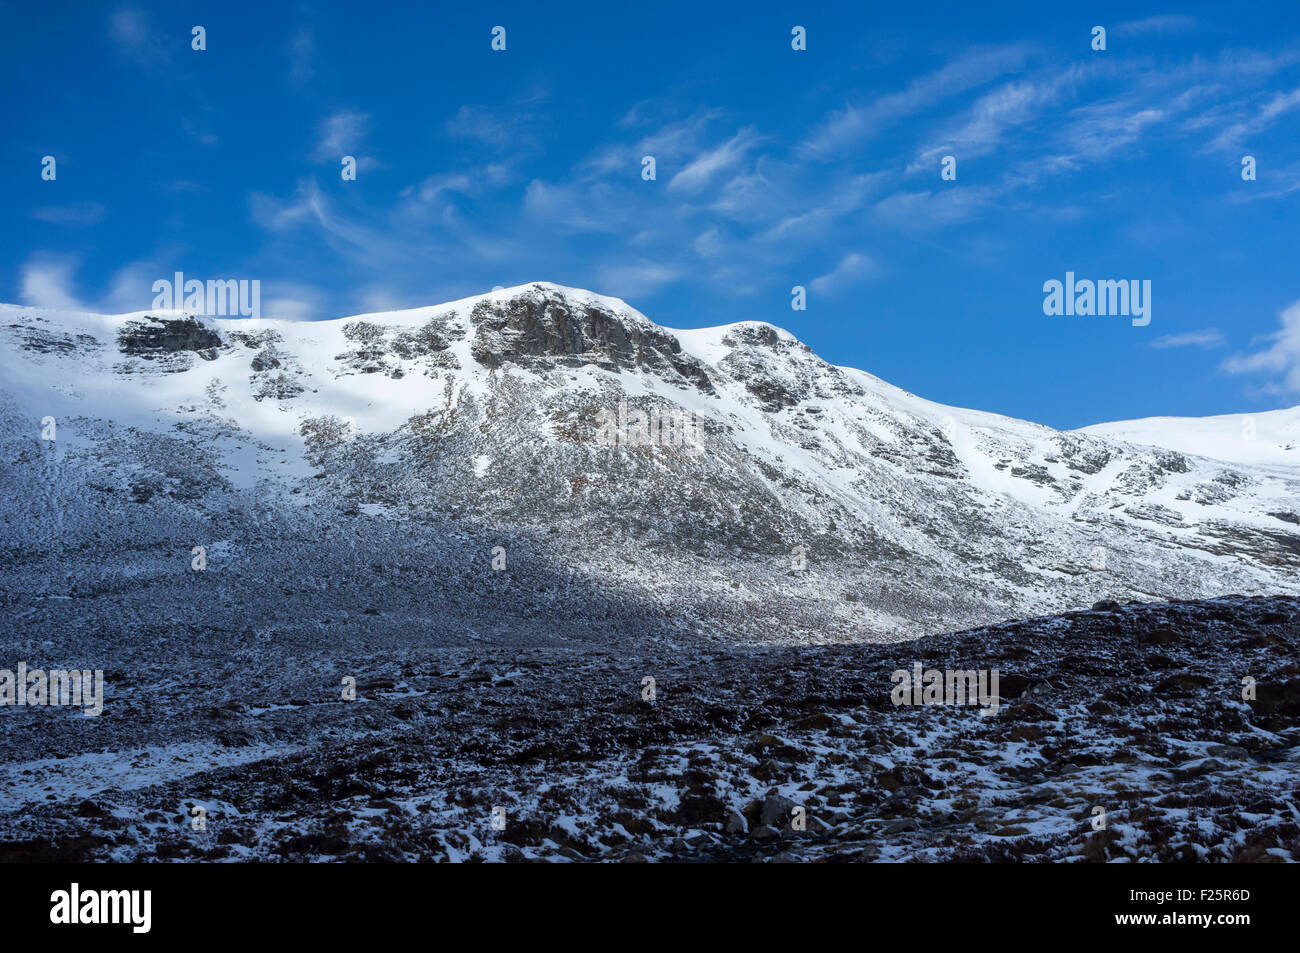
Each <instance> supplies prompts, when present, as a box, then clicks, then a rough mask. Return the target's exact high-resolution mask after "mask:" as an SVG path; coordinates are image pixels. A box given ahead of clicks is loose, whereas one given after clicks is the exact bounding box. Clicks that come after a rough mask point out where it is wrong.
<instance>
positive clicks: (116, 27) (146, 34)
mask: <svg viewBox="0 0 1300 953" xmlns="http://www.w3.org/2000/svg"><path fill="white" fill-rule="evenodd" d="M108 36H109V39H110V40H112V41H113V43H114V44H115V45H116V46H117V49H118V52H120V53H122V54H123V55H124V56H127V57H129V58H131V59H134V60H142V61H144V60H147V61H149V62H150V63H154V64H156V63H160V62H164V61H166V60H169V59H170V58H171V57H170V54H169V51H168V49H167V48H166V47H164V46H163V44H162V43H161V42H159V40H158V38H157V37H156V36H155V35H154V33H153V29H152V26H151V25H150V22H149V17H148V15H147V14H146V13H145V12H144V11H143V10H141V9H139V8H137V7H130V6H124V7H118V8H117V9H116V10H114V11H113V12H112V13H110V14H109V16H108ZM187 42H188V38H187Z"/></svg>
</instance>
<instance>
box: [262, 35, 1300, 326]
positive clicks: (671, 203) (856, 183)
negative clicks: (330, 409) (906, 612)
mask: <svg viewBox="0 0 1300 953" xmlns="http://www.w3.org/2000/svg"><path fill="white" fill-rule="evenodd" d="M1187 26H1188V24H1186V23H1184V22H1182V21H1178V20H1170V21H1164V20H1153V21H1152V22H1149V23H1143V24H1132V25H1129V26H1128V27H1126V28H1125V29H1126V30H1129V31H1131V32H1132V33H1133V34H1134V35H1137V34H1143V33H1145V34H1152V35H1153V34H1157V33H1161V32H1164V33H1171V32H1176V31H1178V30H1182V29H1185V28H1186V27H1187ZM1143 55H1144V56H1147V58H1146V59H1143V58H1142V57H1141V56H1137V55H1136V54H1122V53H1116V54H1114V55H1108V56H1105V57H1102V56H1097V57H1090V56H1083V57H1080V58H1078V59H1076V60H1075V61H1073V62H1071V63H1069V64H1068V65H1065V66H1061V65H1060V60H1059V59H1055V60H1048V59H1045V58H1044V57H1042V56H1041V52H1040V51H1037V50H1036V49H1035V48H1032V47H1029V46H1026V45H1008V46H1005V47H1000V48H988V49H981V50H977V51H975V52H972V53H966V54H962V55H959V56H957V57H955V58H954V59H953V60H951V61H950V62H948V63H947V64H943V65H941V66H940V67H939V68H938V69H935V70H932V71H930V72H928V73H925V74H922V75H921V76H919V77H918V78H916V79H914V80H911V81H908V82H903V83H902V84H900V85H899V86H898V87H896V89H895V91H893V92H888V91H886V92H885V93H884V94H883V95H877V96H876V97H875V98H874V100H873V101H871V102H870V103H868V104H867V105H858V106H850V107H848V108H838V109H837V108H831V109H830V110H829V111H823V112H821V113H820V114H814V115H813V117H812V118H811V119H810V120H809V121H808V122H807V123H806V125H805V127H804V129H803V130H802V131H800V130H799V129H798V128H796V129H794V130H793V131H792V130H790V129H782V128H781V127H779V126H776V125H772V126H770V127H769V126H768V125H766V124H765V121H764V120H757V121H756V120H755V119H754V118H753V117H750V116H739V115H736V114H734V113H732V112H729V111H728V110H725V109H722V108H718V107H715V106H712V105H709V104H699V103H697V104H693V105H692V104H690V100H689V97H687V96H684V95H683V96H678V95H676V94H675V95H674V97H673V98H672V99H671V100H669V99H668V98H667V97H665V98H663V99H661V100H646V101H643V102H640V103H637V104H636V105H635V106H633V107H631V108H630V109H624V110H622V111H621V112H620V113H618V114H616V115H614V116H612V117H611V121H610V123H609V124H608V125H607V126H604V127H603V128H604V129H605V130H607V132H608V133H611V134H609V135H606V136H603V137H601V138H598V139H595V140H594V141H590V142H588V143H586V148H585V150H582V151H579V152H578V153H577V155H576V156H575V157H574V158H571V159H568V160H566V161H567V162H568V165H567V166H561V167H558V168H557V167H556V166H554V165H546V163H545V156H544V154H542V153H540V152H538V151H537V150H529V149H528V148H527V142H528V138H529V136H530V135H532V134H534V133H537V132H539V131H540V127H539V126H538V125H537V123H536V122H535V121H534V120H535V117H536V116H538V115H540V113H539V112H538V110H539V109H541V108H542V107H540V106H539V105H538V104H537V102H536V101H534V100H529V101H528V102H523V101H516V102H515V103H514V105H511V106H508V107H502V108H500V109H498V108H496V107H488V106H482V105H463V106H458V107H454V108H453V109H451V110H450V111H449V112H448V114H447V115H446V116H445V118H444V119H443V121H442V127H443V128H444V129H445V131H446V133H447V134H448V136H449V137H451V138H453V139H458V140H460V141H462V142H464V143H467V144H479V145H482V146H484V147H487V148H489V149H491V150H493V156H494V158H493V161H492V162H491V163H488V164H486V165H484V164H482V163H478V164H467V163H466V162H457V161H451V162H444V163H443V164H442V167H441V168H434V169H430V168H425V169H421V170H415V171H416V174H414V175H412V176H411V178H410V179H409V180H408V181H409V184H407V185H406V186H404V187H399V188H398V189H397V190H396V191H395V193H388V195H389V198H388V199H384V198H382V197H380V196H376V195H375V193H360V194H351V195H348V196H347V197H346V198H344V197H343V196H342V195H340V196H338V197H335V198H327V197H326V193H324V192H323V191H322V189H321V187H320V186H317V185H316V183H315V182H314V181H312V180H310V179H306V180H303V182H301V183H300V185H299V191H298V193H297V194H296V195H295V196H293V197H292V198H291V199H288V200H278V199H276V198H274V197H272V196H269V195H257V196H254V197H253V203H252V206H253V209H254V220H255V222H256V223H257V224H259V225H260V226H262V227H263V228H264V229H266V231H267V232H268V234H269V237H270V239H271V245H272V250H273V252H274V254H273V257H274V258H275V259H276V260H283V261H301V260H305V259H308V258H311V260H319V259H316V258H315V257H314V256H315V254H316V251H315V249H317V248H319V246H321V245H322V244H323V245H324V246H325V247H326V248H327V249H332V250H334V251H336V252H337V253H338V254H346V262H345V263H346V265H347V266H348V269H347V270H348V271H349V273H353V274H356V273H357V272H359V271H362V270H363V269H368V268H374V269H375V273H374V274H359V275H358V278H359V280H360V281H361V285H362V286H363V287H370V288H374V287H394V288H405V287H408V286H409V282H408V281H406V279H405V277H404V276H403V275H402V274H399V271H401V270H402V269H406V268H409V267H410V263H411V262H413V261H421V260H427V259H429V258H432V257H436V258H437V259H438V260H440V261H442V262H443V263H444V264H445V266H446V268H447V269H448V270H452V271H467V270H474V269H475V266H476V265H477V264H481V263H483V262H486V263H488V264H489V266H491V267H492V268H493V270H494V269H495V265H494V264H493V263H498V262H501V263H504V262H507V261H508V260H509V255H511V254H516V253H517V254H518V255H519V257H520V261H519V262H518V264H517V268H518V270H520V271H524V272H527V273H528V277H534V276H536V277H543V278H545V277H555V276H554V275H551V274H549V271H550V270H553V269H548V266H547V262H548V261H551V260H553V259H555V256H556V255H561V256H567V259H565V260H570V261H579V262H581V264H580V265H579V266H578V267H577V268H576V269H575V270H574V273H575V274H576V275H577V276H578V277H582V278H583V279H584V280H591V281H596V282H601V283H602V288H600V289H598V290H605V291H609V292H610V293H614V294H617V293H620V292H623V293H626V294H637V293H653V292H654V291H655V290H656V289H661V288H664V287H667V286H669V285H672V284H681V283H689V282H696V283H706V282H718V281H723V280H724V278H723V277H722V276H725V281H726V283H727V289H726V290H727V291H728V293H733V294H739V291H738V289H741V288H744V289H746V290H747V292H749V293H752V291H753V289H754V288H757V287H762V286H763V285H764V284H765V283H770V279H771V275H772V274H773V268H774V267H780V266H781V265H782V263H788V262H789V261H791V260H792V259H793V258H794V257H796V256H797V257H799V258H802V259H804V260H808V261H813V262H816V261H821V262H822V263H823V264H822V267H821V268H819V269H816V270H814V271H813V272H812V273H813V274H814V275H816V276H817V277H815V278H811V280H808V281H807V283H808V284H809V285H810V286H812V287H813V288H814V289H815V290H816V291H817V292H818V293H821V294H827V295H831V294H835V293H836V292H837V291H839V290H842V289H844V288H847V287H849V286H851V285H852V284H853V283H857V282H862V281H868V280H871V279H873V278H876V277H879V276H880V275H882V274H884V273H886V272H887V271H888V270H891V269H887V268H886V267H885V264H884V263H883V261H882V260H877V259H876V258H875V257H872V256H869V255H867V254H865V252H862V251H857V252H852V253H850V254H848V255H846V254H845V248H846V247H848V248H852V247H853V245H852V244H851V243H852V242H855V241H858V240H860V239H861V236H862V228H863V225H864V223H869V226H870V227H872V228H876V229H880V230H882V231H883V232H884V233H885V234H889V233H893V234H899V233H907V234H909V235H912V236H916V235H918V234H919V233H923V232H925V231H926V230H933V229H936V228H945V227H951V226H959V225H971V226H974V227H986V228H987V229H996V222H997V220H998V218H999V216H1000V215H1002V214H1004V213H1005V212H1006V211H1007V210H1008V209H1016V210H1017V211H1018V212H1019V213H1022V214H1024V215H1028V216H1031V217H1032V219H1033V220H1035V221H1039V222H1045V221H1062V222H1065V221H1068V222H1071V223H1079V222H1081V221H1083V220H1084V219H1087V218H1088V217H1089V216H1091V217H1093V218H1095V217H1096V212H1095V210H1090V209H1089V207H1088V205H1087V204H1086V203H1079V202H1077V201H1075V202H1073V203H1072V204H1071V205H1070V206H1069V207H1058V206H1057V205H1054V204H1053V201H1052V200H1051V199H1050V198H1049V199H1046V200H1044V199H1043V198H1042V193H1043V192H1045V191H1046V189H1047V188H1048V187H1049V186H1050V185H1051V184H1052V183H1053V182H1061V181H1068V180H1069V177H1070V176H1072V175H1073V176H1077V175H1079V174H1080V173H1081V172H1082V171H1083V170H1084V169H1086V168H1087V167H1088V166H1099V165H1102V164H1104V163H1108V162H1114V161H1117V160H1119V159H1125V160H1127V159H1131V158H1132V157H1134V156H1135V155H1140V154H1141V153H1142V151H1143V150H1144V149H1146V148H1147V146H1148V145H1149V144H1150V143H1151V142H1152V141H1153V138H1154V137H1157V136H1160V137H1163V138H1165V139H1167V140H1169V141H1170V142H1171V143H1174V144H1177V143H1179V142H1181V144H1182V145H1183V146H1185V147H1186V151H1188V152H1191V151H1194V150H1195V149H1197V148H1199V147H1201V146H1202V145H1203V144H1204V143H1205V142H1206V141H1208V140H1211V139H1213V138H1214V137H1215V136H1219V135H1223V134H1225V133H1228V132H1230V130H1231V128H1232V126H1233V123H1234V122H1236V123H1240V122H1242V120H1241V113H1240V112H1236V113H1234V111H1233V109H1232V108H1230V107H1231V105H1232V104H1234V103H1240V102H1243V101H1244V102H1253V103H1255V104H1256V109H1255V113H1251V114H1249V115H1250V117H1251V119H1252V120H1257V121H1259V122H1265V121H1269V120H1275V119H1277V118H1279V117H1281V116H1283V115H1285V113H1286V107H1287V105H1288V102H1289V100H1287V99H1286V98H1278V96H1283V97H1285V92H1284V93H1283V94H1274V95H1272V96H1268V95H1266V94H1265V93H1263V92H1261V90H1260V88H1259V87H1260V84H1261V83H1263V82H1266V81H1268V80H1269V79H1270V78H1272V77H1274V76H1276V75H1277V73H1278V71H1280V70H1283V69H1287V68H1289V67H1290V66H1291V65H1294V64H1293V62H1292V61H1291V60H1288V59H1287V57H1286V56H1284V55H1281V54H1275V55H1264V54H1259V55H1247V54H1246V53H1235V54H1234V53H1229V52H1225V53H1222V54H1220V55H1219V56H1218V57H1208V56H1207V57H1198V56H1192V57H1190V58H1182V59H1178V58H1175V59H1173V60H1171V61H1168V62H1162V63H1161V64H1159V65H1160V68H1159V69H1156V68H1155V67H1156V64H1155V63H1154V61H1153V60H1151V59H1150V55H1149V54H1143ZM1036 60H1037V61H1038V62H1036ZM1282 89H1283V90H1284V91H1285V90H1287V89H1290V84H1288V85H1285V86H1283V87H1282ZM866 99H867V97H866V96H865V95H864V96H863V97H862V98H861V99H860V100H858V101H859V103H861V102H865V101H866ZM683 103H686V104H688V105H685V106H683V105H682V104H683ZM1256 113H1257V114H1258V115H1256ZM1234 117H1235V118H1234ZM904 119H906V120H908V121H907V122H905V123H904V122H898V120H904ZM891 123H893V124H895V125H896V126H897V129H894V128H891V129H890V137H889V139H888V140H886V141H885V142H884V143H883V144H882V148H879V149H876V148H874V147H873V149H872V150H871V152H870V153H869V154H864V153H863V152H862V150H852V149H849V148H848V147H849V146H851V145H853V144H854V143H856V142H859V141H861V140H862V139H865V138H868V137H871V136H873V135H876V134H877V133H880V132H881V131H883V130H884V129H885V127H886V125H887V124H891ZM368 133H369V116H368V115H366V114H364V113H361V112H358V111H352V110H348V111H343V112H339V113H335V114H333V115H331V116H330V117H328V118H327V120H326V121H325V122H324V123H322V126H321V129H320V131H319V142H318V143H317V146H316V149H315V153H314V155H315V157H317V158H319V159H324V158H332V159H334V160H335V161H336V160H337V156H338V154H340V153H343V152H345V151H348V152H351V151H355V150H358V149H359V148H361V146H362V145H364V143H365V141H366V137H367V135H368ZM949 152H951V153H953V154H955V155H957V157H958V160H959V167H960V168H961V169H962V170H963V176H962V178H961V179H959V181H958V182H956V183H942V184H941V183H940V182H939V179H938V169H939V166H938V163H937V158H936V156H937V155H940V154H948V153H949ZM1004 153H1005V154H1007V155H1008V156H1011V157H1012V158H1011V160H1010V161H1004V162H997V163H994V164H991V165H986V166H985V167H984V168H980V167H979V166H974V167H973V168H976V169H979V170H980V171H979V172H978V173H971V174H970V175H967V174H966V173H965V170H966V169H968V168H972V167H971V166H968V165H966V162H967V160H970V159H973V158H978V157H979V156H982V155H988V154H998V155H1001V154H1004ZM646 155H652V156H654V157H655V159H656V165H657V171H658V180H657V181H653V180H652V181H646V180H644V179H643V178H642V176H641V171H642V162H641V160H642V157H643V156H646ZM927 180H928V181H927ZM1288 184H1289V183H1288ZM330 194H331V195H332V193H330ZM1229 194H1231V193H1229ZM1252 194H1253V195H1255V196H1263V195H1265V194H1266V190H1264V189H1262V188H1261V189H1256V190H1255V191H1254V193H1252ZM376 203H377V204H376ZM986 237H987V238H988V239H989V240H994V239H996V232H994V233H993V234H990V235H989V236H986ZM593 238H595V239H597V245H596V247H594V248H592V247H590V243H591V240H592V239H593ZM975 238H978V236H972V241H974V240H975ZM308 243H310V244H311V246H312V247H308ZM570 243H574V244H572V245H571V244H570ZM885 247H886V248H888V246H885ZM884 254H890V255H892V250H889V251H887V252H882V255H884ZM472 256H478V258H479V259H480V260H479V261H476V260H475V259H474V258H473V257H472ZM322 264H323V263H322ZM534 270H535V275H534V273H533V272H534ZM502 280H504V279H502ZM498 283H501V282H500V281H498ZM621 283H625V284H624V285H622V286H621ZM403 294H405V292H403ZM1169 337H1171V338H1174V337H1178V336H1175V335H1170V336H1169ZM1156 346H1157V347H1211V346H1222V342H1220V343H1212V342H1210V341H1208V340H1207V339H1204V338H1197V339H1194V340H1193V339H1190V338H1189V339H1187V340H1185V341H1179V342H1177V343H1174V342H1161V343H1159V344H1157V345H1156Z"/></svg>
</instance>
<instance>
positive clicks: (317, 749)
mask: <svg viewBox="0 0 1300 953" xmlns="http://www.w3.org/2000/svg"><path fill="white" fill-rule="evenodd" d="M417 641H418V640H417ZM1298 645H1300V601H1298V600H1296V599H1294V598H1288V597H1279V598H1271V599H1245V598H1240V597H1229V598H1224V599H1219V600H1212V601H1206V602H1188V603H1169V604H1146V605H1137V604H1134V605H1127V606H1102V607H1100V608H1099V609H1098V610H1097V611H1087V612H1080V613H1074V614H1071V615H1067V616H1062V617H1055V618H1045V619H1038V620H1031V621H1025V622H1012V623H1006V624H1003V625H999V626H994V627H990V628H985V629H980V630H974V631H969V632H963V633H958V634H954V635H936V636H933V637H929V638H925V639H921V640H919V641H915V642H910V643H901V644H894V645H856V646H826V647H803V648H801V647H784V648H774V649H766V650H753V651H739V650H735V649H727V650H721V649H718V648H716V647H709V646H706V645H696V646H690V645H686V644H683V645H679V646H677V647H674V648H672V649H669V650H661V651H652V650H647V649H645V648H642V649H640V650H630V651H619V652H615V651H602V650H599V649H595V648H591V647H584V648H580V649H561V648H526V649H504V648H501V647H487V646H485V647H483V648H481V649H467V648H438V647H423V646H420V645H418V644H412V645H408V646H405V647H403V648H397V647H394V646H391V645H390V646H386V647H383V648H380V649H378V650H376V647H373V646H366V645H364V644H361V643H359V642H358V641H357V640H355V639H348V638H341V639H340V640H339V642H338V643H337V644H335V645H331V646H328V647H325V646H320V647H317V648H316V649H309V648H305V647H302V646H292V647H290V646H279V645H276V644H275V643H274V642H272V643H270V644H268V645H267V646H266V647H265V650H264V652H263V653H261V654H260V656H259V657H258V658H257V659H248V660H244V661H242V662H241V663H240V664H238V665H234V664H231V665H227V666H220V665H215V666H214V665H206V664H204V665H198V664H194V662H195V660H194V658H192V657H190V656H188V655H187V653H186V652H185V651H184V650H181V651H178V652H177V653H176V654H175V655H174V656H172V663H171V670H172V671H171V673H170V674H169V673H164V672H159V673H157V674H156V675H154V676H152V677H150V678H148V679H145V680H143V681H141V682H138V683H134V684H132V685H131V686H130V687H129V688H125V689H123V688H119V689H118V691H117V692H116V693H115V697H114V698H113V699H112V700H111V702H110V705H109V707H108V709H106V713H105V715H104V716H101V718H100V719H98V720H91V719H83V718H81V717H80V716H79V715H72V714H70V713H58V712H55V711H53V710H50V709H45V710H27V711H24V712H21V713H15V712H10V713H8V714H6V716H5V717H3V718H0V725H3V726H4V731H3V742H2V743H0V750H2V751H3V755H4V763H5V767H4V768H3V770H2V771H0V858H3V859H7V860H33V859H76V860H91V859H93V860H108V859H114V860H164V859H165V860H239V859H247V858H261V859H275V860H390V861H397V860H506V861H523V860H534V859H546V860H571V861H589V860H606V859H608V860H625V861H628V860H631V861H639V860H651V861H664V860H741V861H867V860H882V861H888V860H1009V859H1017V860H1035V861H1101V860H1111V861H1152V860H1155V861H1188V860H1202V861H1295V860H1300V812H1298V811H1297V805H1298V804H1300V664H1298V659H1300V655H1298V653H1297V646H1298ZM914 662H920V663H922V665H923V666H924V667H925V668H927V669H929V668H935V669H941V670H942V669H989V668H998V669H999V670H1000V674H1001V688H1002V691H1001V695H1002V698H1001V707H1000V708H999V710H998V712H997V714H995V715H992V716H981V715H980V714H979V713H978V712H979V707H978V706H960V707H959V706H919V707H907V706H895V705H894V704H893V703H892V702H891V700H890V692H891V690H892V688H893V682H892V681H891V677H890V676H891V673H892V672H894V671H895V670H898V669H902V670H911V668H912V665H913V663H914ZM178 672H184V673H185V678H184V679H183V680H181V681H178V680H176V679H174V678H172V677H171V675H174V674H175V673H178ZM348 673H350V674H352V676H353V677H355V678H356V679H357V685H358V692H357V698H356V700H354V701H343V700H341V698H340V688H339V685H340V682H341V680H342V677H343V675H345V674H348ZM647 676H649V677H652V678H654V680H655V700H654V701H653V702H648V701H646V700H644V698H643V684H644V683H643V679H645V678H646V677H647ZM1247 677H1249V678H1252V679H1254V680H1255V686H1254V692H1255V697H1254V698H1253V699H1252V700H1249V701H1243V699H1242V690H1243V678H1247ZM286 692H287V693H288V694H287V696H286V694H285V693H286ZM281 697H288V698H289V699H290V700H289V701H288V702H286V703H278V702H277V701H276V699H278V698H281ZM98 748H103V749H105V750H106V752H107V753H105V754H96V755H90V754H87V753H86V751H87V750H88V749H98ZM195 806H201V807H202V808H203V809H204V811H206V817H207V829H206V830H205V831H201V832H200V831H195V830H193V829H192V819H191V818H192V812H193V810H194V808H195ZM795 808H802V809H803V812H804V813H803V817H804V823H803V827H804V828H805V829H804V830H795V829H794V828H793V827H792V826H791V819H792V818H793V817H795V816H796V815H795V813H792V812H794V809H795ZM1096 808H1101V809H1102V810H1104V812H1105V827H1104V829H1100V830H1098V829H1095V827H1094V824H1095V823H1096V821H1097V818H1098V816H1099V815H1097V814H1096V813H1095V809H1096ZM496 809H500V812H499V813H498V814H497V815H496V816H497V817H499V818H501V819H502V820H503V821H504V827H503V828H502V829H499V830H498V829H494V827H493V817H494V811H495V810H496Z"/></svg>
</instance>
